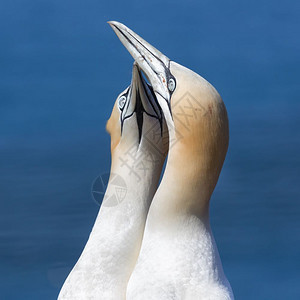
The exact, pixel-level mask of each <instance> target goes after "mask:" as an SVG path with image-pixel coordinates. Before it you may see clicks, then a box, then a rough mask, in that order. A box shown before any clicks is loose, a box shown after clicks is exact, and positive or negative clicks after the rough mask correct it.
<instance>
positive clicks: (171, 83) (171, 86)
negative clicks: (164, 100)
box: [168, 78, 176, 92]
mask: <svg viewBox="0 0 300 300" xmlns="http://www.w3.org/2000/svg"><path fill="white" fill-rule="evenodd" d="M175 86H176V84H175V80H174V79H173V78H171V79H170V80H169V82H168V89H169V91H170V92H174V90H175Z"/></svg>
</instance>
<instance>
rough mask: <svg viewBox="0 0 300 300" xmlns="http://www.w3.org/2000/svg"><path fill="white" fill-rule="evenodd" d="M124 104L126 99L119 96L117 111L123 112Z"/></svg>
mask: <svg viewBox="0 0 300 300" xmlns="http://www.w3.org/2000/svg"><path fill="white" fill-rule="evenodd" d="M125 103H126V97H125V96H121V97H120V98H119V100H118V105H119V109H120V110H123V108H124V106H125Z"/></svg>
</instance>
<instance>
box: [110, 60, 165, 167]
mask: <svg viewBox="0 0 300 300" xmlns="http://www.w3.org/2000/svg"><path fill="white" fill-rule="evenodd" d="M141 73H142V71H141V69H140V67H139V66H138V64H137V63H134V64H133V70H132V80H131V84H130V85H129V86H128V87H127V88H126V89H125V90H124V91H123V92H121V93H120V94H119V95H118V97H117V99H116V101H115V104H114V107H113V110H112V113H111V116H110V118H109V120H108V121H107V124H106V130H107V131H108V133H109V134H110V136H111V153H112V158H113V160H114V158H116V156H117V157H118V158H119V159H121V160H124V159H127V158H126V155H127V156H128V155H130V151H134V152H137V151H139V159H140V160H143V159H147V156H148V155H149V153H151V155H152V156H154V158H153V159H156V162H157V163H158V166H160V165H161V162H163V161H164V159H165V156H166V153H167V151H168V131H167V129H166V124H165V120H164V116H163V113H162V110H161V108H160V106H159V104H158V102H157V99H156V97H155V94H154V92H153V89H152V87H151V85H149V83H147V81H146V80H145V78H144V77H143V76H142V74H141ZM128 153H129V154H128ZM121 156H122V157H121ZM136 163H138V162H136Z"/></svg>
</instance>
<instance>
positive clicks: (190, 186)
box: [109, 21, 233, 300]
mask: <svg viewBox="0 0 300 300" xmlns="http://www.w3.org/2000/svg"><path fill="white" fill-rule="evenodd" d="M109 23H110V25H111V27H112V28H113V30H114V31H115V33H116V34H117V36H118V37H119V39H120V40H121V42H122V43H123V45H124V46H125V47H126V48H127V50H128V51H129V52H130V54H131V55H132V56H133V58H134V60H135V61H136V63H137V64H138V65H139V67H140V68H141V70H142V71H143V72H144V74H145V75H146V77H147V79H148V81H149V82H150V84H151V86H152V88H153V90H154V93H155V96H156V98H157V101H158V103H159V105H160V107H161V108H162V111H163V114H164V117H165V119H166V122H167V127H168V132H169V154H168V159H167V164H166V169H165V172H164V175H163V178H162V181H161V184H160V185H159V188H158V190H157V192H156V193H155V196H154V198H153V201H152V204H151V206H150V209H149V212H148V216H147V221H146V226H145V232H144V237H143V242H142V247H141V251H140V254H139V258H138V261H137V264H136V266H135V269H134V271H133V273H132V275H131V277H130V280H129V283H128V287H127V298H126V299H128V300H137V299H141V300H144V299H147V300H151V299H153V300H154V299H155V300H175V299H176V300H177V299H178V300H179V299H180V300H181V299H186V300H197V299H202V300H208V299H210V300H228V299H233V293H232V289H231V286H230V284H229V282H228V280H227V278H226V276H225V275H224V272H223V267H222V263H221V260H220V257H219V253H218V250H217V246H216V243H215V240H214V237H213V233H212V231H211V227H210V222H209V201H210V197H211V195H212V193H213V190H214V188H215V185H216V183H217V181H218V177H219V174H220V171H221V169H222V165H223V162H224V159H225V156H226V153H227V148H228V141H229V129H228V119H227V112H226V108H225V105H224V103H223V101H222V99H221V97H220V95H219V94H218V92H217V91H216V90H215V88H214V87H213V86H212V85H211V84H210V83H209V82H207V81H206V80H205V79H204V78H202V77H201V76H199V75H198V74H196V73H194V72H193V71H191V70H189V69H187V68H185V67H183V66H181V65H179V64H178V63H176V62H174V61H171V60H170V59H168V58H167V57H166V56H165V55H163V54H162V53H161V52H159V51H158V50H157V49H155V48H154V47H153V46H151V45H150V44H149V43H147V42H146V41H145V40H144V39H142V38H141V37H140V36H138V35H137V34H136V33H134V32H133V31H132V30H130V29H129V28H127V27H126V26H125V25H123V24H121V23H118V22H115V21H112V22H109Z"/></svg>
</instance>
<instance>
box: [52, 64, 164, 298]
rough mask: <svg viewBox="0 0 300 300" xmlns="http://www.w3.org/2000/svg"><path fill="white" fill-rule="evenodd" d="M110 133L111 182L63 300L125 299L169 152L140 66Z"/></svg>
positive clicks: (115, 112) (115, 113) (160, 117)
mask: <svg viewBox="0 0 300 300" xmlns="http://www.w3.org/2000/svg"><path fill="white" fill-rule="evenodd" d="M106 129H107V131H108V132H109V134H110V136H111V157H112V161H111V174H110V178H109V183H108V186H107V190H106V193H105V196H104V200H103V203H102V205H101V208H100V210H99V213H98V216H97V219H96V221H95V224H94V226H93V229H92V232H91V234H90V236H89V239H88V241H87V243H86V246H85V248H84V250H83V252H82V254H81V256H80V258H79V260H78V261H77V263H76V265H75V266H74V268H73V270H72V271H71V273H70V274H69V276H68V277H67V279H66V281H65V283H64V285H63V287H62V289H61V291H60V294H59V297H58V299H60V300H63V299H68V300H74V299H80V300H85V299H105V300H110V299H111V300H118V299H122V300H123V299H125V297H126V287H127V283H128V280H129V277H130V275H131V272H132V270H133V268H134V265H135V263H136V260H137V257H138V254H139V250H140V246H141V241H142V236H143V232H144V226H145V221H146V215H147V212H148V209H149V205H150V202H151V200H152V198H153V195H154V193H155V191H156V188H157V186H158V181H159V177H160V173H161V169H162V166H163V162H164V159H165V156H166V152H167V149H168V142H167V143H166V142H165V138H166V139H167V141H168V132H167V129H166V125H165V122H164V120H163V115H162V112H161V109H160V107H159V105H158V103H157V100H156V98H155V96H154V94H153V90H152V88H151V86H149V85H148V84H147V82H146V81H145V79H144V78H143V76H142V75H141V71H140V69H139V67H138V65H137V64H134V66H133V73H132V82H131V85H130V86H129V87H128V88H127V89H125V91H123V92H122V93H121V94H120V95H119V96H118V98H117V100H116V102H115V105H114V108H113V111H112V114H111V116H110V119H109V120H108V122H107V125H106ZM164 134H166V135H164ZM120 181H122V184H121V182H120Z"/></svg>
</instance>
